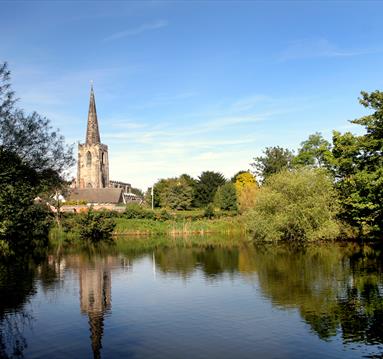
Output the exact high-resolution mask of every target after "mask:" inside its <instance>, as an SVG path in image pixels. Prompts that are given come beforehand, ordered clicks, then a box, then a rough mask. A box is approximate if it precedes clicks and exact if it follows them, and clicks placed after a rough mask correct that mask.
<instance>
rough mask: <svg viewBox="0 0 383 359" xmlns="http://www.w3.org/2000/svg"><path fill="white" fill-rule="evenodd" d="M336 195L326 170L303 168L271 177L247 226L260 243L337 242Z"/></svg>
mask: <svg viewBox="0 0 383 359" xmlns="http://www.w3.org/2000/svg"><path fill="white" fill-rule="evenodd" d="M336 198H337V196H336V192H335V190H334V189H333V185H332V181H331V178H330V177H329V176H328V174H327V173H326V172H325V171H324V170H320V169H308V168H302V169H299V170H294V171H288V170H285V171H282V172H280V173H278V174H275V175H273V176H271V177H270V178H269V179H268V181H267V183H266V184H265V185H264V186H263V187H262V188H261V189H260V190H259V192H258V194H257V197H256V202H255V207H254V209H253V210H252V211H250V212H249V213H248V215H247V226H248V228H249V230H250V231H251V232H252V233H253V234H254V237H255V239H256V240H263V241H275V240H288V241H313V240H320V239H335V238H336V237H338V235H339V233H340V232H339V231H340V228H339V224H338V222H337V221H336V220H335V217H336V215H337V211H338V205H337V200H336Z"/></svg>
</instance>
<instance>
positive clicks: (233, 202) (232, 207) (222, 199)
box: [214, 182, 237, 211]
mask: <svg viewBox="0 0 383 359" xmlns="http://www.w3.org/2000/svg"><path fill="white" fill-rule="evenodd" d="M214 204H215V205H216V206H217V207H218V208H219V209H222V210H224V211H236V210H237V191H236V189H235V186H234V184H233V183H231V182H228V183H225V184H224V185H223V186H220V187H218V189H217V192H216V193H215V196H214Z"/></svg>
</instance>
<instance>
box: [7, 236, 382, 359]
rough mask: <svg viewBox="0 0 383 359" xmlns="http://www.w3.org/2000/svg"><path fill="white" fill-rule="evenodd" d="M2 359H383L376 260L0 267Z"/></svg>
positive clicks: (221, 252) (61, 254) (309, 252)
mask: <svg viewBox="0 0 383 359" xmlns="http://www.w3.org/2000/svg"><path fill="white" fill-rule="evenodd" d="M0 295H1V299H0V323H1V324H0V325H1V327H0V330H1V331H0V357H5V358H6V357H25V358H92V357H94V358H101V357H102V358H166V359H171V358H193V359H196V358H230V359H231V358H324V357H326V358H360V357H376V358H378V357H379V358H380V357H382V354H383V276H382V253H381V252H380V251H379V250H377V249H372V248H371V247H367V246H364V247H358V246H355V245H349V246H339V245H327V246H313V247H309V248H306V249H304V250H302V249H301V250H297V249H295V250H294V249H291V248H287V247H283V246H270V247H259V248H256V247H254V246H251V245H241V246H239V247H225V246H221V247H215V246H205V247H198V246H194V247H190V246H188V245H187V243H184V244H180V245H178V246H173V247H172V248H170V247H168V248H164V247H159V248H158V247H157V248H150V246H148V249H146V250H144V249H142V248H141V249H140V248H137V247H135V246H134V245H133V246H132V245H127V244H126V243H125V244H124V243H123V244H121V245H119V246H117V247H114V248H111V249H104V250H93V251H92V250H88V251H81V252H80V251H79V252H72V253H66V252H65V251H58V250H57V251H56V250H55V253H54V254H53V253H52V254H51V255H50V256H49V257H48V258H47V259H46V260H45V261H43V262H42V263H40V264H39V265H37V264H33V263H29V264H28V265H23V266H13V268H12V270H8V269H7V268H5V267H4V266H3V267H0Z"/></svg>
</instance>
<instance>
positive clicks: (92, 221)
mask: <svg viewBox="0 0 383 359" xmlns="http://www.w3.org/2000/svg"><path fill="white" fill-rule="evenodd" d="M115 226H116V222H115V221H114V219H112V218H110V216H109V214H108V213H107V211H101V212H95V211H93V209H92V208H91V209H90V210H89V211H88V212H87V213H86V214H85V215H81V216H79V217H78V227H79V230H78V231H79V235H80V238H81V239H84V240H89V241H91V242H92V243H98V242H100V241H105V240H110V239H111V238H112V232H113V230H114V227H115Z"/></svg>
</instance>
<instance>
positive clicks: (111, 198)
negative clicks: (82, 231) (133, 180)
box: [69, 85, 140, 204]
mask: <svg viewBox="0 0 383 359" xmlns="http://www.w3.org/2000/svg"><path fill="white" fill-rule="evenodd" d="M71 187H72V189H71V191H70V196H69V200H70V201H85V202H87V203H90V204H119V203H128V202H132V201H139V200H140V199H138V198H137V196H135V195H134V194H133V193H131V188H132V187H131V185H130V184H129V183H125V182H119V181H111V180H110V179H109V158H108V146H107V145H105V144H103V143H101V138H100V130H99V126H98V119H97V111H96V100H95V96H94V91H93V85H92V86H91V90H90V100H89V111H88V122H87V129H86V136H85V143H82V144H79V145H78V160H77V178H76V180H74V181H73V183H72V186H71Z"/></svg>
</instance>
